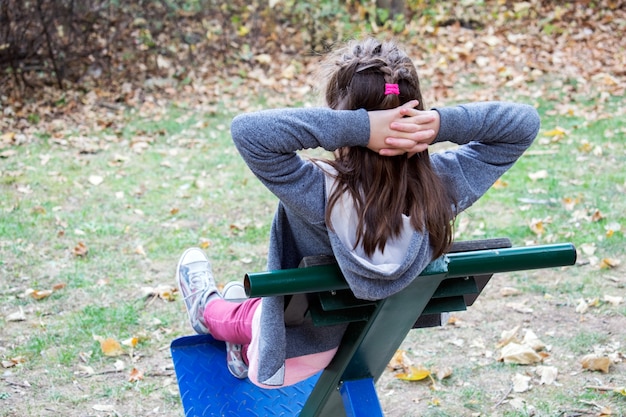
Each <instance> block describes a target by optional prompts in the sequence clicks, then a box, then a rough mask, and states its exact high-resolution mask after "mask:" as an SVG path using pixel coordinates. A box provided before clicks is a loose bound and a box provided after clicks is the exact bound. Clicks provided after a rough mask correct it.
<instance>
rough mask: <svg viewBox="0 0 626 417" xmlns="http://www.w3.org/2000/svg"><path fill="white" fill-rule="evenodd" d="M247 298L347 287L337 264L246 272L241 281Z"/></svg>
mask: <svg viewBox="0 0 626 417" xmlns="http://www.w3.org/2000/svg"><path fill="white" fill-rule="evenodd" d="M243 285H244V288H245V290H246V295H247V296H248V297H267V296H275V295H289V294H302V293H309V292H321V291H335V290H344V289H346V288H348V284H347V283H346V281H345V280H344V278H343V275H342V273H341V270H340V269H339V266H337V264H330V265H317V266H310V267H306V268H294V269H282V270H276V271H266V272H255V273H248V274H246V276H245V277H244V281H243Z"/></svg>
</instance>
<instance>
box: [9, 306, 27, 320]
mask: <svg viewBox="0 0 626 417" xmlns="http://www.w3.org/2000/svg"><path fill="white" fill-rule="evenodd" d="M5 320H6V321H24V320H26V314H24V309H23V308H22V307H21V306H20V311H16V312H14V313H11V314H9V315H8V316H6V317H5Z"/></svg>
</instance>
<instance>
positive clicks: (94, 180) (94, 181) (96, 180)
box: [88, 175, 104, 186]
mask: <svg viewBox="0 0 626 417" xmlns="http://www.w3.org/2000/svg"><path fill="white" fill-rule="evenodd" d="M88 181H89V183H90V184H91V185H95V186H98V185H100V184H102V182H103V181H104V178H102V177H101V176H100V175H90V176H89V179H88Z"/></svg>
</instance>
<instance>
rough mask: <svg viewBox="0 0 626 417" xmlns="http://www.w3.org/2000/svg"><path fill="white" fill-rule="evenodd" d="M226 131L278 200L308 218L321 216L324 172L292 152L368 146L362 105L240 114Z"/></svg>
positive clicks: (313, 218) (313, 219) (367, 128)
mask: <svg viewBox="0 0 626 417" xmlns="http://www.w3.org/2000/svg"><path fill="white" fill-rule="evenodd" d="M231 134H232V138H233V141H234V143H235V145H236V146H237V149H238V150H239V153H240V154H241V156H242V158H243V159H244V161H245V162H246V164H247V165H248V166H249V167H250V169H251V170H252V172H253V173H254V174H255V175H256V176H257V177H258V178H259V179H260V180H261V182H262V183H263V184H264V185H265V186H266V187H267V188H268V189H269V190H270V191H271V192H272V193H274V194H275V195H276V196H277V197H278V198H279V199H280V200H281V201H282V202H283V204H285V205H286V206H288V207H289V208H290V209H292V210H295V211H298V212H299V213H300V215H301V216H306V217H307V218H310V219H311V220H312V221H315V220H319V221H323V214H324V205H325V194H324V174H323V172H322V171H321V170H320V169H319V167H317V166H316V165H315V164H312V163H307V162H306V161H305V160H303V159H302V158H301V157H300V156H299V155H298V153H297V151H299V150H302V149H312V148H319V147H321V148H324V149H326V150H328V151H334V150H335V149H337V148H339V147H341V146H367V143H368V139H369V135H370V129H369V119H368V116H367V112H366V111H365V110H356V111H337V110H331V109H328V108H306V109H301V108H300V109H279V110H278V109H277V110H265V111H260V112H254V113H245V114H242V115H239V116H237V117H235V118H234V119H233V121H232V124H231Z"/></svg>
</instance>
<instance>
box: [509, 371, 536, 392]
mask: <svg viewBox="0 0 626 417" xmlns="http://www.w3.org/2000/svg"><path fill="white" fill-rule="evenodd" d="M531 379H532V378H531V377H529V376H527V375H522V374H515V375H514V376H513V378H512V381H513V391H514V392H526V391H528V390H529V389H530V380H531Z"/></svg>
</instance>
